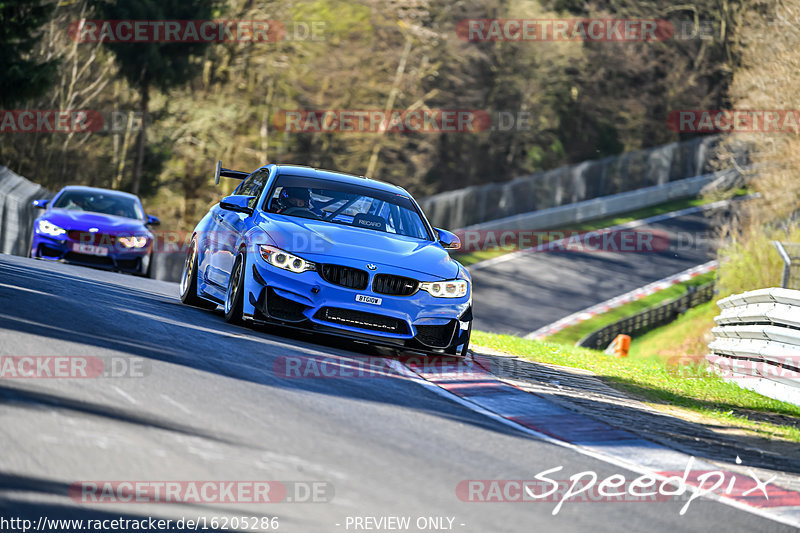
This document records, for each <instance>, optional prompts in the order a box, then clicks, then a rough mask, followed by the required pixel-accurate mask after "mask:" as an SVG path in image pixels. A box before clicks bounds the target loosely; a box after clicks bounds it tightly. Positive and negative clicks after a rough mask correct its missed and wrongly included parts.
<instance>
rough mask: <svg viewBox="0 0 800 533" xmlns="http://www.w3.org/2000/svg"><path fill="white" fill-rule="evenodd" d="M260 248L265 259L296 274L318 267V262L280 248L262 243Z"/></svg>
mask: <svg viewBox="0 0 800 533" xmlns="http://www.w3.org/2000/svg"><path fill="white" fill-rule="evenodd" d="M259 249H260V251H261V257H262V258H263V259H264V261H266V262H267V263H269V264H270V265H272V266H274V267H278V268H282V269H283V270H289V271H290V272H294V273H295V274H301V273H303V272H306V271H308V270H316V269H317V265H316V263H312V262H311V261H306V260H305V259H303V258H302V257H297V256H296V255H293V254H290V253H289V252H286V251H284V250H281V249H280V248H275V247H274V246H267V245H266V244H262V245H261V246H259Z"/></svg>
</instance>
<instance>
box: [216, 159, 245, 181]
mask: <svg viewBox="0 0 800 533" xmlns="http://www.w3.org/2000/svg"><path fill="white" fill-rule="evenodd" d="M249 175H250V173H249V172H242V171H241V170H231V169H229V168H222V161H217V168H216V169H215V170H214V184H215V185H219V177H220V176H222V177H223V178H233V179H237V180H243V179H245V178H246V177H247V176H249Z"/></svg>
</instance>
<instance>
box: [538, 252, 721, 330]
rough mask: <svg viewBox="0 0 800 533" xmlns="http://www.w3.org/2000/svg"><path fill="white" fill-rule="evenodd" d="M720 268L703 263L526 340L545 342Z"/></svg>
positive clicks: (717, 264) (607, 302) (592, 307)
mask: <svg viewBox="0 0 800 533" xmlns="http://www.w3.org/2000/svg"><path fill="white" fill-rule="evenodd" d="M718 266H719V262H718V261H716V260H714V261H709V262H708V263H703V264H702V265H698V266H696V267H692V268H687V269H686V270H684V271H683V272H678V273H677V274H673V275H672V276H668V277H666V278H663V279H660V280H658V281H654V282H653V283H649V284H647V285H645V286H644V287H639V288H638V289H634V290H632V291H630V292H626V293H625V294H621V295H619V296H615V297H614V298H610V299H608V300H606V301H605V302H600V303H599V304H596V305H593V306H591V307H587V308H586V309H583V310H582V311H578V312H577V313H572V314H571V315H569V316H565V317H564V318H562V319H560V320H557V321H556V322H553V323H552V324H548V325H547V326H542V327H541V328H539V329H537V330H536V331H532V332H530V333H528V334H527V335H525V338H526V339H535V340H543V339H545V338H546V337H548V336H549V335H553V334H555V333H558V332H559V331H561V330H562V329H564V328H568V327H570V326H574V325H575V324H579V323H580V322H583V321H584V320H589V319H590V318H593V317H595V316H597V315H599V314H602V313H606V312H608V311H610V310H611V309H616V308H617V307H620V306H622V305H625V304H627V303H630V302H635V301H637V300H641V299H642V298H644V297H645V296H650V295H651V294H654V293H656V292H658V291H662V290H664V289H668V288H670V287H672V286H673V285H675V284H677V283H682V282H684V281H688V280H690V279H692V278H694V277H697V276H699V275H700V274H705V273H706V272H711V271H713V270H716V269H717V267H718Z"/></svg>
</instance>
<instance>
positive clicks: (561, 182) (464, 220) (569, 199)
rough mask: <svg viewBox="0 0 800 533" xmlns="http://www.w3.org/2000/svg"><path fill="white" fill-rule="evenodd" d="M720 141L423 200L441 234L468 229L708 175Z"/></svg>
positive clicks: (587, 163) (642, 152) (586, 164)
mask: <svg viewBox="0 0 800 533" xmlns="http://www.w3.org/2000/svg"><path fill="white" fill-rule="evenodd" d="M719 141H720V137H718V136H709V137H698V138H695V139H692V140H690V141H685V142H682V143H672V144H667V145H664V146H659V147H656V148H651V149H649V150H639V151H635V152H629V153H626V154H622V155H620V156H616V157H607V158H605V159H600V160H596V161H585V162H583V163H580V164H578V165H572V166H565V167H560V168H557V169H553V170H548V171H545V172H537V173H535V174H532V175H530V176H524V177H520V178H516V179H514V180H512V181H509V182H506V183H490V184H487V185H479V186H473V187H467V188H465V189H459V190H455V191H447V192H444V193H441V194H437V195H434V196H430V197H428V198H425V199H423V200H422V201H421V202H420V204H421V205H422V208H423V210H424V211H425V214H426V215H427V216H428V219H429V220H430V221H431V223H432V224H433V225H434V226H436V227H440V228H449V229H454V228H466V227H468V226H474V225H476V224H481V223H483V222H487V221H490V220H497V219H501V218H507V217H511V216H514V215H518V214H521V213H529V212H532V211H538V210H542V209H550V208H553V207H559V206H562V205H567V204H573V203H576V202H582V201H585V200H590V199H592V198H599V197H601V196H609V195H614V194H619V193H623V192H628V191H633V190H637V189H642V188H646V187H654V186H658V185H663V184H666V183H669V182H673V181H677V180H682V179H684V178H690V177H694V176H700V175H703V174H708V173H709V172H711V171H712V170H713V169H711V168H710V165H709V163H710V160H711V159H712V157H713V154H714V149H715V147H716V146H717V144H718V143H719Z"/></svg>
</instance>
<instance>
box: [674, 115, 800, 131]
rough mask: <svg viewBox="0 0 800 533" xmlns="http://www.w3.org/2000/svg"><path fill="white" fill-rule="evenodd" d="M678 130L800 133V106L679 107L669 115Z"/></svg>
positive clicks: (675, 129)
mask: <svg viewBox="0 0 800 533" xmlns="http://www.w3.org/2000/svg"><path fill="white" fill-rule="evenodd" d="M667 127H668V128H669V129H670V130H672V131H674V132H677V133H791V134H795V135H797V134H798V133H800V110H797V109H678V110H675V111H671V112H670V113H669V115H667Z"/></svg>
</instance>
